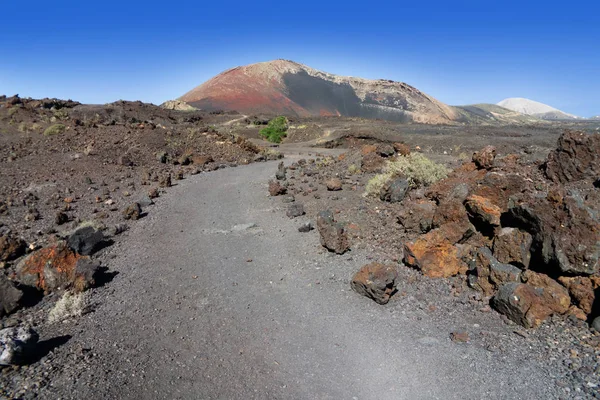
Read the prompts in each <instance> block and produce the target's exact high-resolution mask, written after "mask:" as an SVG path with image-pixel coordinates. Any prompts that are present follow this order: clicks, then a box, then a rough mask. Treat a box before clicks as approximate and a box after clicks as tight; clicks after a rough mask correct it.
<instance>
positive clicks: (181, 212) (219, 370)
mask: <svg viewBox="0 0 600 400" xmlns="http://www.w3.org/2000/svg"><path fill="white" fill-rule="evenodd" d="M288 162H289V160H288ZM276 165H277V164H276V163H275V162H270V163H257V164H252V165H249V166H244V167H239V168H228V169H223V170H219V171H216V172H213V173H208V174H200V175H197V176H194V177H191V178H190V179H187V180H185V181H182V182H180V183H179V184H178V185H177V186H176V187H174V188H172V189H171V190H170V191H169V192H168V193H167V194H166V195H165V196H164V197H162V198H160V199H158V201H157V205H155V206H153V208H152V209H151V210H150V212H149V215H148V217H146V218H144V219H142V220H140V221H139V223H137V224H135V225H134V226H133V227H132V229H131V230H130V231H129V232H127V233H126V234H124V236H123V240H121V241H120V242H119V243H118V244H117V245H115V246H113V247H112V248H110V249H109V250H108V253H107V254H106V255H105V256H106V260H107V263H108V264H109V265H110V266H111V269H112V270H117V271H119V272H120V273H119V275H117V276H116V277H115V279H114V280H113V281H112V282H111V283H110V284H109V285H108V286H106V287H105V288H103V289H101V290H98V291H96V292H94V294H93V296H94V297H93V299H92V300H93V301H94V302H96V303H98V304H99V306H98V307H97V309H96V310H95V312H93V313H91V314H88V315H86V316H84V317H83V318H81V319H80V320H79V322H78V323H77V324H76V325H75V326H74V327H73V328H72V329H73V338H72V339H71V340H70V341H69V342H68V343H67V344H66V345H65V346H70V347H71V348H82V349H85V351H86V353H89V354H93V355H94V356H93V357H90V358H89V359H87V358H86V360H85V361H82V362H81V365H79V370H78V371H77V372H75V373H74V372H73V371H70V370H63V371H58V372H57V376H56V377H55V378H53V380H52V386H49V387H46V388H44V389H43V391H42V393H41V394H40V398H58V397H61V398H63V399H67V398H72V399H81V398H98V399H100V398H102V399H117V398H119V399H124V398H125V399H142V398H156V399H197V398H203V399H217V398H219V399H248V398H257V399H272V398H278V399H375V398H377V399H436V398H438V399H481V398H488V399H496V398H502V399H504V398H506V399H512V398H528V399H535V398H556V397H557V393H556V392H555V390H556V389H555V387H554V380H553V379H552V377H551V376H550V373H549V372H548V367H547V365H546V363H544V362H543V361H534V360H531V359H529V358H526V355H523V356H522V357H521V355H519V354H514V353H493V352H489V351H487V350H486V349H484V348H482V347H478V346H474V345H467V344H458V343H453V342H451V341H450V340H449V338H448V333H449V332H450V330H451V329H452V328H453V327H456V326H465V325H466V324H468V323H469V322H468V321H467V320H466V319H465V317H464V316H463V315H462V314H461V313H456V314H454V315H449V316H448V318H447V320H444V321H442V323H440V321H439V320H437V321H432V320H430V319H428V318H426V316H425V317H421V315H424V314H422V313H421V312H420V311H418V310H411V309H403V308H401V307H399V306H398V305H397V304H395V303H394V302H393V301H392V302H390V304H388V305H387V306H379V305H377V304H375V303H374V302H372V301H370V300H368V299H366V298H363V297H361V296H358V295H357V294H356V293H354V292H352V291H351V290H350V288H349V282H348V281H349V278H350V277H351V275H352V274H353V273H354V272H355V271H356V270H357V269H358V268H360V267H361V266H362V265H363V264H365V263H366V262H367V254H364V253H361V251H360V250H356V251H353V252H352V253H351V254H350V255H345V256H334V255H330V254H328V253H326V252H323V251H321V247H320V246H319V241H318V234H317V233H316V232H315V231H313V232H311V233H307V234H302V233H299V232H298V231H297V227H298V226H299V225H300V224H301V222H302V221H303V220H302V218H298V219H295V220H290V219H288V218H287V217H286V216H285V213H284V212H282V211H281V210H279V209H280V208H281V207H282V204H281V202H280V200H279V199H277V198H269V197H267V190H266V182H267V180H268V179H269V177H270V176H271V175H273V173H274V172H275V169H276ZM249 224H256V226H253V225H249Z"/></svg>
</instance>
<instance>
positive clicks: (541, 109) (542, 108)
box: [498, 97, 579, 120]
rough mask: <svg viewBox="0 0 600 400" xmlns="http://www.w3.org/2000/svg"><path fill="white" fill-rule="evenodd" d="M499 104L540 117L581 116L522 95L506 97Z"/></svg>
mask: <svg viewBox="0 0 600 400" xmlns="http://www.w3.org/2000/svg"><path fill="white" fill-rule="evenodd" d="M498 105H499V106H501V107H504V108H508V109H509V110H513V111H516V112H520V113H522V114H527V115H532V116H534V117H537V118H540V119H546V120H557V119H579V117H577V116H575V115H572V114H567V113H566V112H563V111H560V110H558V109H556V108H554V107H551V106H549V105H547V104H544V103H540V102H537V101H533V100H529V99H524V98H520V97H513V98H510V99H504V100H502V101H501V102H500V103H498Z"/></svg>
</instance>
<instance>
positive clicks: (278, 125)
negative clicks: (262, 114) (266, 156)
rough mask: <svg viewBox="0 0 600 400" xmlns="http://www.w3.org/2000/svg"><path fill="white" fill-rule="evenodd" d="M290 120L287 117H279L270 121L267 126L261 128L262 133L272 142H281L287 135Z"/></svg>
mask: <svg viewBox="0 0 600 400" xmlns="http://www.w3.org/2000/svg"><path fill="white" fill-rule="evenodd" d="M288 127H289V125H288V120H287V118H286V117H277V118H273V119H272V120H270V121H269V123H268V124H267V127H266V128H263V129H261V130H260V132H259V133H260V135H261V136H262V137H264V138H265V139H267V140H268V141H269V142H272V143H281V140H282V139H283V138H284V137H285V136H286V135H287V133H286V132H287V130H288Z"/></svg>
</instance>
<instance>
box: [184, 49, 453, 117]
mask: <svg viewBox="0 0 600 400" xmlns="http://www.w3.org/2000/svg"><path fill="white" fill-rule="evenodd" d="M180 100H183V101H185V102H187V103H189V104H191V105H192V106H194V107H197V108H200V109H203V110H207V111H215V110H236V111H238V112H241V113H245V114H253V113H264V114H285V115H291V116H299V117H308V116H349V117H361V118H371V119H375V118H376V119H384V120H391V121H400V122H422V123H433V124H439V123H449V122H452V121H455V120H457V119H458V118H459V117H460V115H459V113H457V111H456V110H455V109H453V108H452V107H449V106H447V105H446V104H444V103H442V102H440V101H438V100H436V99H434V98H433V97H431V96H429V95H427V94H425V93H423V92H421V91H419V90H418V89H416V88H414V87H412V86H410V85H407V84H406V83H401V82H394V81H390V80H381V79H380V80H368V79H362V78H353V77H343V76H338V75H333V74H329V73H326V72H322V71H318V70H316V69H313V68H310V67H308V66H305V65H302V64H299V63H296V62H293V61H287V60H275V61H269V62H263V63H258V64H252V65H247V66H243V67H237V68H233V69H230V70H228V71H225V72H223V73H221V74H219V75H217V76H215V77H214V78H212V79H210V80H208V81H207V82H205V83H203V84H202V85H200V86H198V87H196V88H195V89H193V90H191V91H190V92H188V93H186V94H185V95H183V96H182V97H181V98H180Z"/></svg>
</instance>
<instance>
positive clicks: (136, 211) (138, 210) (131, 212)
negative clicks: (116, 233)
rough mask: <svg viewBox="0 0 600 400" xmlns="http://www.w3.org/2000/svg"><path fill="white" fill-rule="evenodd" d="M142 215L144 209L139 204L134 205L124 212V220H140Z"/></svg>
mask: <svg viewBox="0 0 600 400" xmlns="http://www.w3.org/2000/svg"><path fill="white" fill-rule="evenodd" d="M141 215H142V207H141V206H140V204H139V203H133V204H131V205H129V206H128V207H127V208H126V209H125V210H123V218H125V219H133V220H136V219H140V217H141Z"/></svg>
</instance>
